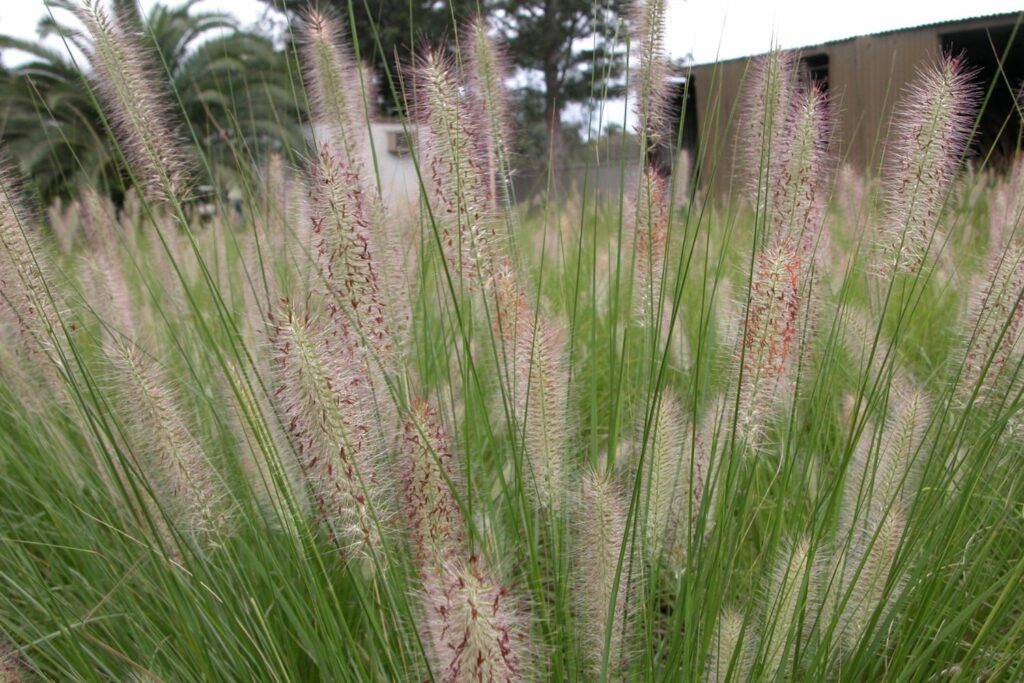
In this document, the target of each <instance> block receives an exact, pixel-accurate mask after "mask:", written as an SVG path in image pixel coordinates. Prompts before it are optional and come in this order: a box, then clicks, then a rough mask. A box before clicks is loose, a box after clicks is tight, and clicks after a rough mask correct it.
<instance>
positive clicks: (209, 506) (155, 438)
mask: <svg viewBox="0 0 1024 683" xmlns="http://www.w3.org/2000/svg"><path fill="white" fill-rule="evenodd" d="M108 355H109V356H110V361H111V363H112V364H113V366H114V368H115V369H116V370H117V378H118V382H119V384H120V388H121V393H122V395H123V398H124V405H126V406H130V407H131V410H130V411H128V414H127V415H126V417H127V418H128V420H129V428H130V433H131V435H132V438H133V439H134V443H135V445H137V446H138V447H139V448H140V452H142V453H145V454H146V457H145V459H144V460H143V466H144V467H145V468H146V469H147V472H148V473H149V474H150V476H151V477H152V483H153V488H154V490H155V493H156V495H157V496H158V497H159V500H158V501H157V502H158V503H159V504H160V506H161V507H162V508H163V509H164V510H166V511H167V514H168V517H169V518H170V519H171V521H172V522H173V523H175V524H176V525H177V526H178V528H179V529H181V530H182V531H184V532H185V533H188V534H190V535H192V536H196V537H200V538H210V539H212V540H215V539H216V536H217V535H221V534H225V533H227V532H229V531H230V529H231V514H230V512H231V511H230V507H229V502H228V499H227V495H226V491H225V489H224V484H223V481H222V480H221V477H220V475H219V473H218V472H217V471H216V469H215V468H214V467H213V465H212V464H211V463H210V460H209V458H208V456H207V454H206V453H205V452H204V451H203V448H202V446H201V445H200V444H199V441H198V440H197V439H196V437H195V436H194V434H193V433H192V431H191V430H190V429H189V426H188V423H187V420H186V416H185V414H184V411H183V410H182V406H181V403H180V400H179V399H178V397H177V396H176V395H175V392H174V390H173V388H172V385H171V383H170V381H169V380H168V378H167V377H166V373H165V372H164V370H163V369H162V368H161V367H160V366H158V365H157V364H156V363H155V362H154V361H153V360H152V359H151V358H150V357H148V356H147V355H146V354H145V353H144V352H143V351H142V350H140V349H139V348H138V347H137V346H136V345H135V344H134V343H132V342H127V341H122V340H120V339H117V340H112V343H111V344H110V349H109V350H108Z"/></svg>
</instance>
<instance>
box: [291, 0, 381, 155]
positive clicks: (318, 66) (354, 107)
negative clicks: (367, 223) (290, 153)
mask: <svg viewBox="0 0 1024 683" xmlns="http://www.w3.org/2000/svg"><path fill="white" fill-rule="evenodd" d="M301 41H302V56H303V60H302V61H303V64H304V66H305V71H304V73H305V77H306V84H307V90H308V92H309V93H310V98H311V100H312V105H313V113H314V116H315V117H316V119H317V121H318V122H319V123H320V124H322V125H324V126H326V127H327V130H328V136H329V140H328V142H329V144H330V146H331V148H332V152H333V153H334V154H337V155H339V157H340V158H339V161H340V162H341V163H342V164H344V165H345V166H347V167H348V168H349V169H350V170H351V172H352V173H355V174H356V175H359V174H360V173H361V172H362V170H363V167H364V165H365V164H366V160H367V156H368V149H367V143H366V141H367V139H368V135H369V133H368V131H369V121H368V118H367V117H368V107H369V106H370V103H372V102H373V99H374V98H373V96H372V93H371V92H370V83H369V81H368V80H367V79H366V78H365V77H364V74H363V73H362V72H361V70H360V69H359V66H358V64H357V63H356V60H355V58H354V57H353V56H352V54H351V52H350V51H349V48H348V46H347V43H346V41H345V38H344V32H343V30H342V28H341V23H340V22H339V21H337V20H336V19H335V18H334V17H332V16H330V15H328V14H325V13H323V12H320V11H318V10H315V9H311V10H310V11H309V12H308V13H307V14H306V15H305V22H304V23H303V27H302V31H301Z"/></svg>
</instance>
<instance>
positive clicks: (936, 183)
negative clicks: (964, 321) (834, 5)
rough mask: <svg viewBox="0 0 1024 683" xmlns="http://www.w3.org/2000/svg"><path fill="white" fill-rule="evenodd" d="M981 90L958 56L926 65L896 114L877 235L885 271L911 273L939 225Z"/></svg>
mask: <svg viewBox="0 0 1024 683" xmlns="http://www.w3.org/2000/svg"><path fill="white" fill-rule="evenodd" d="M977 99H978V90H977V88H976V86H974V85H973V84H972V74H971V72H969V71H968V70H966V69H965V68H964V64H963V61H962V59H960V58H959V57H951V56H946V57H943V58H942V60H941V61H940V62H939V63H938V64H936V65H933V66H930V67H927V68H925V69H924V70H922V71H921V72H920V73H919V75H918V77H917V80H915V81H914V83H913V84H912V85H911V86H910V89H909V90H908V91H907V92H906V94H905V95H904V98H903V101H902V102H901V103H900V105H899V108H898V110H897V112H896V115H895V121H894V124H893V128H894V131H895V137H894V139H893V141H892V143H891V147H892V150H891V151H890V152H889V154H888V158H887V169H886V174H885V203H886V215H885V219H884V222H883V227H882V234H881V236H880V239H879V247H880V250H881V254H880V255H879V258H880V259H881V262H880V263H879V264H878V267H879V269H880V271H881V272H882V273H883V274H891V273H893V272H904V273H913V272H915V271H917V270H918V269H919V268H920V267H921V265H922V264H923V263H924V261H925V259H926V257H927V255H928V250H929V247H930V245H931V243H932V242H933V239H934V236H935V232H936V231H937V230H938V229H939V221H940V219H941V213H942V207H943V205H944V204H945V201H946V196H947V194H948V193H949V188H950V184H951V183H952V181H953V176H954V175H955V174H956V171H957V168H959V166H960V160H961V157H962V156H963V154H964V150H965V149H966V146H967V143H968V138H969V136H970V133H971V125H972V122H973V120H974V111H975V108H976V102H977Z"/></svg>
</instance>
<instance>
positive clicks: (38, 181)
mask: <svg viewBox="0 0 1024 683" xmlns="http://www.w3.org/2000/svg"><path fill="white" fill-rule="evenodd" d="M50 4H51V6H54V7H59V6H60V3H59V2H55V1H54V0H51V2H50ZM194 4H195V1H193V2H188V3H186V4H185V5H184V6H181V7H176V8H173V9H172V8H167V7H164V6H161V5H157V6H156V7H154V8H153V10H152V11H151V12H150V13H149V15H148V16H147V17H146V18H145V19H144V20H143V33H144V36H145V38H144V40H143V44H144V45H145V46H147V47H151V48H152V50H153V53H152V55H151V56H150V62H151V63H152V64H154V65H155V66H156V68H158V69H159V71H160V72H161V73H164V74H165V77H166V78H167V81H168V86H169V87H168V90H169V92H171V93H173V94H172V101H174V102H175V103H176V104H180V110H179V111H181V112H182V116H181V119H180V120H181V121H186V120H187V121H188V122H189V128H190V132H191V133H193V134H194V135H195V139H196V141H197V142H198V143H199V145H200V147H201V148H202V153H203V155H204V157H205V158H206V160H207V162H208V163H209V166H210V169H211V171H212V174H213V176H214V177H213V178H210V180H214V179H219V180H221V181H229V180H231V178H230V176H231V175H232V174H236V173H237V172H238V169H242V168H246V167H247V164H245V163H241V162H242V161H243V160H247V161H258V160H259V159H261V158H262V157H263V155H264V154H265V153H266V152H268V151H271V150H281V149H285V148H297V147H299V146H301V145H302V144H303V137H302V130H301V128H300V123H301V122H302V121H304V120H305V119H306V113H305V110H304V102H303V101H302V98H298V97H296V96H295V94H294V91H293V88H292V84H293V83H296V82H297V77H296V75H295V74H294V73H290V71H289V70H290V69H291V70H292V71H294V63H293V62H292V60H289V59H288V58H287V55H286V54H285V53H284V52H282V51H280V50H276V49H275V48H274V45H273V42H272V41H271V40H270V39H269V38H266V37H263V36H258V35H255V34H251V33H247V32H245V31H241V30H239V28H238V26H237V21H236V20H235V19H234V18H233V17H232V16H231V15H226V14H221V13H216V12H202V13H193V12H192V6H193V5H194ZM58 18H59V17H58ZM40 32H41V34H43V35H46V34H49V33H53V32H59V33H61V34H62V35H65V36H67V37H68V38H69V40H71V41H72V42H74V41H81V40H82V39H83V38H82V36H81V35H79V34H78V33H77V32H76V31H75V30H74V29H72V28H71V27H68V26H62V25H60V24H59V23H57V22H55V21H54V20H53V18H51V17H46V18H44V19H43V21H41V22H40ZM218 34H220V35H218ZM5 48H6V49H15V50H19V51H22V52H25V53H28V54H29V55H30V59H29V60H28V61H27V62H25V63H23V64H21V65H19V66H16V67H14V68H11V69H9V70H8V71H7V73H6V74H3V75H2V76H0V138H2V139H3V141H4V144H5V147H6V148H7V149H8V150H9V151H10V154H11V156H13V157H15V158H16V159H17V160H18V162H19V163H20V165H21V167H22V168H21V170H22V172H23V173H24V174H25V175H26V176H27V177H30V178H32V179H33V182H34V184H35V186H36V189H37V191H38V193H39V194H40V197H41V199H42V201H43V202H44V203H50V202H52V201H53V200H54V199H56V198H60V197H65V198H66V197H70V196H74V195H75V194H77V189H78V187H79V186H80V185H81V184H83V183H87V184H89V185H93V186H98V187H101V188H104V189H105V190H106V191H108V192H111V193H113V194H118V193H120V192H121V191H122V190H123V189H125V183H126V182H127V181H128V178H127V176H126V174H125V173H124V172H123V166H122V164H121V159H120V155H119V154H118V152H117V149H116V147H115V146H114V143H113V141H112V140H111V138H110V136H109V135H108V134H107V130H106V127H105V126H104V122H103V117H102V115H101V114H100V112H99V110H98V109H97V107H96V101H95V98H94V97H93V96H92V94H91V92H90V90H89V87H88V85H87V82H86V80H85V78H84V77H83V75H82V73H81V72H80V71H79V67H78V65H76V64H75V63H74V62H73V61H72V60H71V58H70V57H69V56H68V55H67V54H66V53H65V52H64V51H63V50H52V49H50V48H47V47H45V46H43V45H41V44H39V43H36V42H31V41H23V40H18V39H16V38H10V37H6V36H0V49H5ZM197 171H199V172H202V171H203V169H201V168H200V169H197Z"/></svg>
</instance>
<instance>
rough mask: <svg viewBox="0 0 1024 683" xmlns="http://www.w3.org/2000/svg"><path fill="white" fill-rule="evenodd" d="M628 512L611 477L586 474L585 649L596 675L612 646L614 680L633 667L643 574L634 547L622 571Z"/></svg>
mask: <svg viewBox="0 0 1024 683" xmlns="http://www.w3.org/2000/svg"><path fill="white" fill-rule="evenodd" d="M625 508H626V503H625V501H624V499H623V498H622V495H621V493H620V491H619V490H618V488H617V487H616V486H615V484H614V483H613V482H612V481H611V480H610V479H609V478H608V477H607V476H605V475H602V474H599V473H596V472H588V473H586V474H584V475H583V482H582V489H581V496H580V504H579V521H578V529H577V534H576V541H577V544H578V546H577V551H576V555H577V558H576V559H577V567H578V569H577V596H578V597H579V609H580V626H581V631H580V637H581V638H582V640H583V643H584V647H583V651H584V652H585V653H587V659H588V663H589V666H590V669H591V672H592V674H593V675H594V676H595V677H599V676H600V674H601V672H602V667H603V665H604V653H605V644H606V643H607V645H608V648H607V653H608V672H609V673H610V674H611V676H612V677H613V678H614V677H615V676H616V675H617V674H621V673H622V672H623V671H624V669H625V666H626V664H627V660H626V658H627V656H628V650H629V644H630V642H629V641H630V638H629V630H630V625H629V623H628V621H629V616H630V615H629V610H630V608H631V607H632V605H631V602H632V600H631V597H632V595H633V593H634V591H635V587H636V582H637V576H635V575H634V574H633V572H635V571H636V570H635V569H634V570H633V571H631V569H630V566H631V563H630V561H629V557H630V556H629V552H628V548H627V553H626V557H625V558H624V562H623V564H622V570H621V572H620V571H619V570H618V567H619V555H620V553H621V551H622V544H623V542H624V541H625V540H626V509H625ZM616 575H618V576H617V577H616ZM609 613H610V614H611V619H610V620H609Z"/></svg>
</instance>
